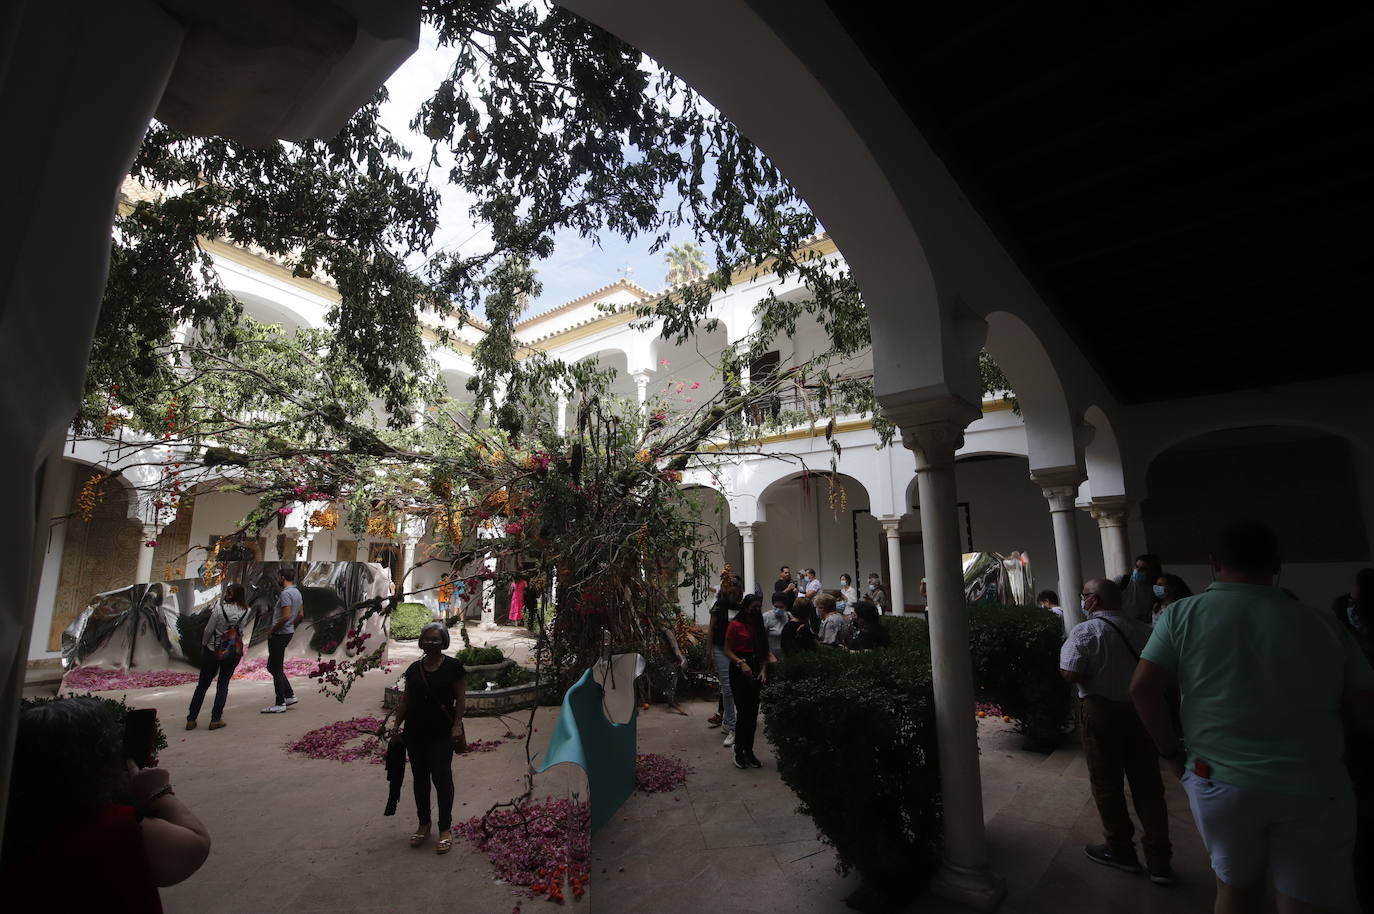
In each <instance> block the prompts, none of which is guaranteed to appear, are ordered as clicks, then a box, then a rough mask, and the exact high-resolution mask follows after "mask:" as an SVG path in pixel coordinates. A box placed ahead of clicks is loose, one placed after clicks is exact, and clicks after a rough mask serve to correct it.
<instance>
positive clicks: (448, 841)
mask: <svg viewBox="0 0 1374 914" xmlns="http://www.w3.org/2000/svg"><path fill="white" fill-rule="evenodd" d="M450 834H452V832H450ZM452 847H453V838H451V837H449V838H440V839H439V843H438V844H436V845H434V853H436V854H447V853H448V852H449V850H450V849H451V848H452Z"/></svg>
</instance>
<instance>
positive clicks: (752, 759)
mask: <svg viewBox="0 0 1374 914" xmlns="http://www.w3.org/2000/svg"><path fill="white" fill-rule="evenodd" d="M744 760H745V761H746V762H748V763H749V767H750V768H762V767H763V762H760V761H759V757H758V756H757V755H755V754H754V753H752V752H746V753H745V754H744Z"/></svg>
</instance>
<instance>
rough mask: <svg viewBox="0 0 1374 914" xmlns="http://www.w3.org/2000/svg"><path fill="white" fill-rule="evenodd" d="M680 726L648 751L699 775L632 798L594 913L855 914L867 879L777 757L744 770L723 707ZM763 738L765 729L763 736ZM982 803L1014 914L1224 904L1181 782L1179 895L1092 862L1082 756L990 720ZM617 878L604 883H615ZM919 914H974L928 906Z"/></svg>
mask: <svg viewBox="0 0 1374 914" xmlns="http://www.w3.org/2000/svg"><path fill="white" fill-rule="evenodd" d="M686 707H687V708H688V710H689V711H690V712H691V716H690V717H685V718H684V717H680V716H678V715H676V714H673V713H671V712H667V711H664V710H661V709H660V708H661V706H658V705H656V706H654V708H653V709H652V710H650V711H647V712H643V713H641V715H640V718H639V745H640V751H641V752H662V753H665V754H669V755H675V756H678V757H680V758H682V759H683V760H685V761H686V762H688V763H689V764H691V765H693V766H694V767H695V768H696V772H695V773H694V774H693V775H692V776H691V778H690V779H689V780H688V784H687V787H686V788H685V789H683V790H680V791H678V792H676V793H673V794H659V795H652V796H644V795H640V794H636V795H634V796H633V797H631V798H630V800H629V801H628V802H627V803H626V804H625V806H624V807H623V808H622V809H621V811H620V812H619V813H618V815H617V816H616V819H615V821H614V822H613V823H612V824H611V825H608V826H607V827H606V828H605V829H604V830H603V831H602V832H601V833H599V834H598V835H597V836H596V839H595V841H594V842H593V868H592V878H593V883H594V885H595V909H596V911H597V912H598V914H601V912H614V914H620V912H625V914H628V912H632V911H634V912H638V911H641V910H643V908H644V903H645V901H646V900H649V899H652V900H653V904H652V906H651V907H652V909H653V910H654V911H656V912H659V911H661V912H663V914H672V912H684V914H686V912H692V914H701V912H703V911H712V910H716V911H732V912H733V911H738V912H774V911H779V912H782V911H805V912H817V914H826V912H841V911H847V910H848V908H846V907H845V905H844V898H845V896H846V895H848V894H849V893H850V892H851V891H853V890H854V888H855V887H856V886H857V877H856V876H853V875H851V876H849V877H848V878H845V877H841V876H840V875H839V874H837V873H836V872H835V868H834V861H835V856H834V852H833V851H831V850H830V849H829V848H827V847H826V846H825V845H823V844H821V843H820V842H819V841H818V840H817V839H816V835H815V830H814V828H813V827H812V825H811V821H810V819H809V818H806V817H803V816H800V815H798V814H797V813H796V812H795V807H796V798H795V796H794V795H793V794H792V792H791V791H790V790H789V789H788V788H787V787H786V786H785V785H784V784H783V783H782V781H781V780H780V779H779V778H778V777H777V773H776V772H777V769H776V764H775V761H774V759H773V756H772V753H771V751H770V750H769V747H768V746H767V745H766V743H765V742H764V741H763V740H762V737H761V736H760V743H759V745H757V746H756V751H757V754H758V755H759V757H760V758H761V759H762V760H763V762H764V765H765V767H764V768H763V769H762V770H748V771H740V770H739V769H737V768H735V767H734V766H733V765H732V764H731V762H730V750H728V749H723V748H722V747H721V744H720V735H719V734H720V731H719V730H712V729H708V728H707V727H706V724H705V718H706V717H707V716H708V715H710V714H711V713H712V712H713V711H714V710H715V706H714V704H706V703H694V704H689V705H687V706H686ZM760 729H762V728H761V727H760ZM979 730H980V732H979V736H980V742H981V745H982V748H983V755H982V772H983V801H984V806H985V815H986V819H987V823H988V836H989V849H990V854H991V857H992V861H993V865H994V868H995V869H996V870H997V871H998V872H1000V873H1001V874H1002V875H1003V876H1005V877H1006V880H1007V886H1008V896H1007V900H1006V901H1005V902H1004V903H1003V905H1002V908H1001V911H1003V912H1007V914H1030V912H1036V914H1041V912H1043V914H1076V912H1084V914H1088V912H1091V914H1103V912H1125V914H1136V912H1139V914H1165V912H1194V911H1197V912H1204V911H1210V910H1211V907H1212V899H1213V895H1214V889H1213V881H1212V873H1211V870H1210V868H1209V867H1208V864H1207V857H1206V853H1205V851H1204V850H1203V848H1202V844H1201V841H1200V840H1199V838H1198V836H1197V831H1196V829H1195V827H1194V825H1193V822H1192V817H1191V814H1190V813H1189V811H1188V802H1187V798H1186V797H1185V796H1184V794H1183V792H1182V790H1181V789H1180V788H1179V787H1178V786H1177V784H1171V785H1169V791H1168V803H1169V812H1170V817H1171V826H1172V838H1173V841H1174V847H1175V860H1174V864H1175V868H1176V870H1177V872H1178V876H1179V884H1178V885H1177V886H1175V887H1173V888H1169V889H1166V888H1161V887H1158V886H1155V885H1153V884H1151V883H1150V882H1149V881H1148V880H1147V879H1145V877H1144V876H1131V875H1128V874H1124V873H1119V872H1117V871H1115V870H1110V869H1107V868H1105V867H1102V866H1100V865H1098V864H1095V863H1092V862H1090V861H1089V860H1088V859H1087V858H1086V857H1084V855H1083V846H1084V845H1085V844H1088V843H1090V842H1097V841H1100V840H1102V839H1101V828H1100V825H1099V823H1098V818H1097V811H1096V808H1095V807H1094V806H1093V803H1092V799H1091V797H1090V796H1089V792H1088V781H1087V769H1086V767H1085V766H1084V763H1083V757H1082V753H1081V752H1080V751H1079V749H1078V747H1077V745H1070V746H1067V747H1065V748H1062V749H1060V750H1059V751H1057V752H1055V753H1054V754H1052V755H1049V756H1041V755H1035V754H1032V753H1027V752H1022V751H1021V750H1020V748H1019V747H1020V744H1021V738H1020V737H1019V736H1017V735H1016V734H1014V733H1011V732H1010V727H1009V726H1007V725H1005V724H1003V723H1001V722H1000V721H997V722H991V721H981V722H980V724H979ZM603 871H604V873H603ZM908 910H909V911H911V912H913V914H937V912H938V914H946V912H948V914H954V912H965V911H967V909H965V908H960V907H958V906H956V905H952V904H949V903H947V902H944V901H942V900H940V899H936V898H931V897H927V898H924V899H920V900H918V901H917V902H915V903H914V904H912V905H911V906H910V908H909V909H908Z"/></svg>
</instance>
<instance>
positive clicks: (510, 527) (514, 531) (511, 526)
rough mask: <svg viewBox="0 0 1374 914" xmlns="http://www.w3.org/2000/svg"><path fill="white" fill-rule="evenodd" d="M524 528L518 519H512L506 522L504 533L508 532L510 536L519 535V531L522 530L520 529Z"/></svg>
mask: <svg viewBox="0 0 1374 914" xmlns="http://www.w3.org/2000/svg"><path fill="white" fill-rule="evenodd" d="M524 529H525V527H524V525H523V524H521V523H520V522H519V521H514V520H513V521H511V522H510V523H508V524H506V533H507V534H509V535H510V536H519V535H520V531H522V530H524Z"/></svg>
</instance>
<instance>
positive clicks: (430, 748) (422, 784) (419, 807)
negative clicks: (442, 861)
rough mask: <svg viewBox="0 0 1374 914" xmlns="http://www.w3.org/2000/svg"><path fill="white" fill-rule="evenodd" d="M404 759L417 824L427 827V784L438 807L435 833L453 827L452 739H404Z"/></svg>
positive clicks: (448, 737) (445, 735)
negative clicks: (413, 793)
mask: <svg viewBox="0 0 1374 914" xmlns="http://www.w3.org/2000/svg"><path fill="white" fill-rule="evenodd" d="M406 756H407V757H408V758H409V759H410V779H411V781H412V786H413V787H414V790H415V814H416V817H417V819H418V821H419V823H420V824H421V825H428V824H429V823H430V818H429V785H430V782H431V781H432V782H433V783H434V791H435V793H437V794H438V797H437V798H436V799H437V800H438V806H439V831H448V830H449V829H451V828H452V827H453V740H452V738H451V737H450V736H449V735H448V734H447V733H445V734H444V735H443V736H442V737H439V738H436V739H427V740H423V741H420V740H411V739H410V738H409V737H407V738H406Z"/></svg>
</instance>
